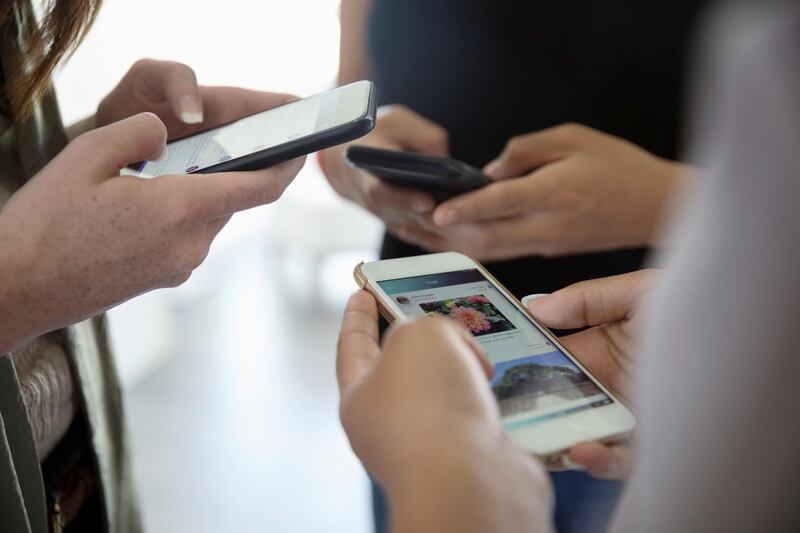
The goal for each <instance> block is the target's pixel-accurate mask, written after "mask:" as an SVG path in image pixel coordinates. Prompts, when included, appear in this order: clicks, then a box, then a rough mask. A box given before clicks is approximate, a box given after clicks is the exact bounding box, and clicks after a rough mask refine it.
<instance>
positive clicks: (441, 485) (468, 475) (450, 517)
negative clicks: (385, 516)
mask: <svg viewBox="0 0 800 533" xmlns="http://www.w3.org/2000/svg"><path fill="white" fill-rule="evenodd" d="M418 464H419V463H418ZM387 493H388V497H389V505H390V508H391V513H390V517H391V518H390V520H391V523H390V530H391V531H392V533H406V532H414V533H428V532H430V533H447V532H458V533H470V532H475V533H492V532H506V531H526V532H531V533H539V532H546V531H550V530H551V514H552V513H551V497H552V496H551V487H550V484H549V481H548V479H547V476H546V474H545V472H544V469H543V467H542V466H541V465H540V464H539V463H538V462H536V461H535V460H534V459H532V458H530V457H527V456H525V455H524V454H523V453H522V452H520V451H519V450H517V449H516V448H515V447H513V446H512V445H510V444H508V443H505V442H504V443H503V444H502V445H501V446H499V447H493V448H492V449H488V448H487V449H485V450H484V451H481V452H478V453H475V452H468V453H467V452H465V451H464V450H454V451H452V452H450V453H447V454H446V455H445V454H442V453H439V454H437V457H435V458H432V459H431V460H430V461H427V462H426V463H425V466H424V467H419V468H416V469H407V470H406V471H404V472H403V474H402V476H399V477H398V479H396V480H393V481H390V482H388V483H387Z"/></svg>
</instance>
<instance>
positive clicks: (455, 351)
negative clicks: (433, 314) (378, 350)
mask: <svg viewBox="0 0 800 533" xmlns="http://www.w3.org/2000/svg"><path fill="white" fill-rule="evenodd" d="M431 352H433V353H436V356H437V357H438V358H439V359H437V361H436V363H442V362H444V361H445V360H450V361H449V362H445V363H444V364H445V365H446V366H449V367H450V368H451V369H452V370H453V375H455V369H456V368H462V369H466V370H467V371H468V372H469V373H470V374H471V375H472V377H473V378H474V377H478V376H479V381H481V382H485V380H486V379H491V377H492V375H493V374H494V368H493V367H492V364H491V362H490V361H489V360H488V358H487V357H486V354H485V352H484V350H483V348H481V346H480V345H479V344H478V343H477V342H476V341H475V338H474V337H473V336H472V335H471V334H470V333H469V331H467V329H466V328H465V327H464V326H463V325H462V324H460V323H458V322H456V321H454V320H452V319H448V318H444V317H437V318H429V317H422V318H420V317H417V318H413V319H409V320H406V321H403V322H399V323H396V324H394V325H393V326H392V327H391V328H390V329H389V331H388V332H387V333H386V335H384V356H385V357H386V358H392V357H403V358H404V359H406V361H405V362H406V363H407V362H408V360H409V358H414V357H428V354H429V353H431ZM428 364H429V369H433V368H434V367H435V364H434V362H432V361H428Z"/></svg>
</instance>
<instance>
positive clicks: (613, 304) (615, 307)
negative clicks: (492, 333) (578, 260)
mask: <svg viewBox="0 0 800 533" xmlns="http://www.w3.org/2000/svg"><path fill="white" fill-rule="evenodd" d="M652 278H653V275H652V272H651V271H638V272H632V273H630V274H622V275H619V276H611V277H608V278H600V279H594V280H589V281H583V282H580V283H575V284H574V285H570V286H569V287H566V288H564V289H561V290H560V291H556V292H554V293H553V294H548V295H546V296H543V297H541V298H537V299H536V300H533V301H531V302H529V303H528V309H529V310H530V312H531V313H532V314H533V315H534V316H535V317H536V318H537V319H539V320H541V321H542V322H543V323H544V324H545V325H546V326H548V327H551V328H557V329H572V328H582V327H586V326H596V325H600V324H605V323H607V322H614V321H618V320H624V319H627V318H630V317H631V316H632V315H633V313H634V312H635V310H636V307H637V305H638V302H639V300H640V298H641V296H642V293H643V292H644V291H646V289H647V287H648V286H649V284H650V283H651V282H652Z"/></svg>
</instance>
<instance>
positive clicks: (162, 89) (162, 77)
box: [138, 60, 203, 124]
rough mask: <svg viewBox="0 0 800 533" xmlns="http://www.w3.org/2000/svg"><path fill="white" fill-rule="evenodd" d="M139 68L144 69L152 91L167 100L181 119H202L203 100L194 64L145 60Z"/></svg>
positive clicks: (196, 120) (190, 120)
mask: <svg viewBox="0 0 800 533" xmlns="http://www.w3.org/2000/svg"><path fill="white" fill-rule="evenodd" d="M138 68H140V69H142V72H143V74H144V75H143V79H144V80H145V83H147V86H148V88H149V89H150V91H151V92H152V93H153V94H154V95H156V96H157V97H162V98H164V99H165V100H167V101H168V102H169V104H170V107H171V108H172V111H173V112H174V113H175V116H177V117H178V118H179V119H181V121H183V122H184V123H186V124H199V123H201V122H203V99H202V98H201V95H200V88H199V87H198V85H197V76H196V75H195V73H194V70H192V68H191V67H189V66H188V65H184V64H183V63H178V62H176V61H156V60H145V61H142V62H140V63H139V64H138Z"/></svg>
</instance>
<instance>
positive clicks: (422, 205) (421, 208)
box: [411, 198, 433, 213]
mask: <svg viewBox="0 0 800 533" xmlns="http://www.w3.org/2000/svg"><path fill="white" fill-rule="evenodd" d="M411 209H412V210H413V211H414V212H416V213H428V212H430V210H431V209H433V203H432V202H431V201H430V200H428V199H426V198H414V199H413V200H412V201H411Z"/></svg>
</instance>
